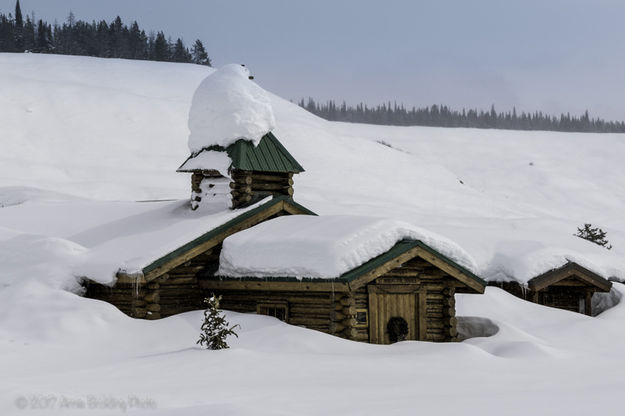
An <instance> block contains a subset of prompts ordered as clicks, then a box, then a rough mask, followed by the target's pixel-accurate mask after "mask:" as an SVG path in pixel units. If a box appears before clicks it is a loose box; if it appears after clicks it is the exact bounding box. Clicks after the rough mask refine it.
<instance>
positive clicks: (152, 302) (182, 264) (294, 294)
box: [85, 133, 486, 344]
mask: <svg viewBox="0 0 625 416" xmlns="http://www.w3.org/2000/svg"><path fill="white" fill-rule="evenodd" d="M209 152H218V153H219V152H221V153H226V154H227V155H228V158H229V159H230V160H231V165H230V167H229V169H228V171H227V172H224V171H223V168H221V169H217V168H216V167H215V168H213V166H209V165H206V164H205V162H206V161H207V160H208V161H210V160H214V157H213V156H214V154H213V153H209ZM202 153H203V152H200V153H198V154H196V155H192V156H191V157H189V158H188V159H187V160H186V161H185V162H184V163H183V164H182V166H181V167H180V168H179V169H178V171H179V172H189V173H192V178H191V186H192V193H191V204H190V205H187V209H188V210H189V214H190V215H204V216H205V218H207V220H205V221H204V220H203V221H202V222H201V224H209V225H210V226H208V228H207V229H206V230H203V231H202V233H200V234H199V235H198V233H197V230H195V231H194V233H190V234H189V235H190V236H191V237H189V239H188V241H184V242H183V243H181V244H178V245H177V246H175V247H173V246H172V245H171V244H173V243H169V242H167V244H165V241H159V234H158V233H155V234H153V237H152V238H150V239H149V241H147V243H146V244H151V245H154V246H155V247H158V250H156V249H154V250H150V251H151V252H162V253H163V255H161V256H158V257H156V258H153V259H149V260H144V261H143V262H140V263H139V264H140V265H141V266H140V267H135V268H127V267H120V268H119V270H117V272H116V280H115V282H114V284H113V285H103V284H99V283H96V282H94V281H92V280H89V278H88V277H87V278H86V280H85V286H86V296H88V297H91V298H94V299H99V300H103V301H106V302H109V303H111V304H113V305H115V306H116V307H118V308H119V309H120V310H121V311H122V312H124V313H126V314H127V315H129V316H131V317H134V318H140V319H159V318H163V317H167V316H171V315H174V314H178V313H181V312H186V311H190V310H197V309H203V300H204V298H206V297H208V296H210V295H211V294H213V293H214V294H216V295H222V296H223V299H222V302H221V306H222V307H223V308H224V309H228V310H233V311H238V312H249V313H258V314H265V315H270V316H274V317H276V318H278V319H280V320H282V321H285V322H287V323H289V324H293V325H300V326H304V327H307V328H311V329H315V330H319V331H323V332H326V333H328V334H333V335H336V336H339V337H343V338H346V339H350V340H356V341H364V342H371V343H379V344H388V343H392V342H396V341H401V340H424V341H454V340H456V337H457V328H456V318H455V297H454V296H455V293H457V292H466V293H483V292H484V287H485V285H486V283H485V282H484V281H483V280H482V279H480V278H479V277H478V276H476V275H475V274H473V273H472V272H471V271H469V270H468V269H466V268H465V267H463V266H461V265H460V264H458V263H457V262H456V261H454V260H452V259H450V258H448V257H446V256H444V255H443V254H441V253H440V252H438V251H436V250H435V249H433V248H432V247H430V246H428V245H426V244H425V243H423V242H422V241H418V240H402V241H398V242H397V243H396V244H395V245H394V246H393V247H391V248H390V249H389V250H387V251H386V252H384V253H382V254H380V255H378V256H376V257H374V258H371V259H368V260H367V261H365V262H364V263H362V264H359V265H357V266H356V267H353V268H352V269H351V270H348V271H347V272H345V273H342V274H341V275H337V276H333V277H331V278H329V279H328V278H326V279H315V278H298V277H295V276H293V277H290V276H286V277H285V276H276V277H271V276H269V277H264V278H257V277H236V278H235V277H228V276H224V275H220V274H219V273H218V271H219V267H220V255H221V252H222V247H223V243H224V240H225V239H226V238H228V237H229V236H232V235H235V234H236V233H239V232H241V231H243V230H246V229H251V228H253V227H255V226H256V225H258V224H261V223H266V222H271V220H272V219H276V218H278V217H282V216H289V215H307V216H314V215H315V213H314V212H312V211H310V210H308V209H307V208H305V207H303V206H302V205H300V204H298V203H296V202H295V201H294V200H293V198H292V196H293V187H292V185H293V179H292V178H293V174H296V173H299V172H302V171H303V168H302V167H301V165H300V164H299V163H298V162H297V161H296V160H295V159H294V158H293V157H292V156H291V155H290V154H289V152H288V151H287V150H286V149H285V148H284V147H283V146H282V145H281V144H280V142H279V141H278V140H277V138H276V137H275V136H274V135H273V134H271V133H268V134H267V135H265V136H264V137H263V139H262V140H261V142H260V143H259V145H258V146H256V147H255V146H253V145H252V144H251V143H250V142H247V141H245V140H239V141H238V142H236V143H235V144H233V145H231V146H229V147H228V148H227V149H224V148H217V147H215V148H211V149H207V151H206V153H204V154H202ZM206 156H210V157H206ZM224 184H227V187H225V186H224ZM224 188H225V189H226V190H227V189H229V190H230V193H229V194H228V193H227V192H226V191H224ZM224 198H225V199H226V200H227V201H228V202H229V206H228V207H225V206H224V205H222V204H221V203H216V202H219V201H223V200H224ZM216 207H217V208H216ZM224 207H225V208H224ZM224 209H225V210H227V211H228V210H229V211H230V212H231V214H228V215H224V213H223V212H222V211H223V210H224ZM211 210H212V211H211ZM185 215H186V214H185ZM214 217H217V219H214ZM211 218H213V219H211ZM154 226H155V227H158V226H159V225H158V224H155V225H154ZM175 226H176V224H173V225H172V224H168V225H167V227H166V228H167V230H168V234H166V233H164V232H163V233H162V237H160V238H162V239H163V240H164V239H167V238H168V237H167V236H169V235H171V228H172V227H174V228H175ZM187 228H188V227H187ZM181 229H182V227H181ZM185 229H186V228H185ZM185 235H186V234H185ZM176 241H180V239H177V240H176ZM161 245H162V246H163V247H165V248H163V247H161Z"/></svg>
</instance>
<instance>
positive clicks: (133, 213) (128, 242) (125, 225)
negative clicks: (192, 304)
mask: <svg viewBox="0 0 625 416" xmlns="http://www.w3.org/2000/svg"><path fill="white" fill-rule="evenodd" d="M266 202H267V200H265V201H261V202H259V203H257V204H254V205H251V206H249V207H247V208H244V209H237V210H231V209H227V208H225V207H224V205H223V204H222V203H214V204H211V203H207V204H202V206H201V207H200V209H198V210H196V211H191V210H190V209H189V206H188V201H175V202H153V203H144V204H138V203H134V204H125V205H126V207H123V206H122V207H119V206H115V208H116V209H120V208H121V209H123V208H127V213H123V212H122V213H119V212H118V213H117V215H115V217H114V218H112V219H111V220H109V221H100V222H99V223H98V224H97V225H96V226H94V227H90V228H86V229H83V230H82V231H80V232H78V233H77V234H74V235H71V236H69V237H68V238H67V239H68V240H70V241H72V242H74V243H76V244H79V245H80V246H83V247H85V248H86V249H87V253H86V255H85V257H84V259H83V261H82V262H81V263H80V264H78V265H76V267H74V270H73V273H74V274H75V275H77V276H86V277H88V278H89V279H91V280H95V281H98V282H101V283H108V282H112V280H113V279H114V276H115V274H116V272H117V271H118V270H122V271H124V272H125V273H127V274H133V273H137V272H140V271H142V269H143V268H145V267H146V266H148V265H149V264H151V263H152V262H154V261H155V260H157V259H159V258H162V257H163V256H166V255H167V254H169V253H171V252H173V251H175V250H177V249H179V248H180V247H181V246H184V245H185V244H188V243H189V242H190V241H193V240H194V239H196V238H198V237H201V236H202V235H203V234H205V233H207V232H209V231H211V230H213V229H215V228H217V227H219V226H220V225H223V224H225V223H227V222H228V221H230V220H233V219H235V218H237V217H238V216H240V215H243V214H245V213H246V212H247V211H250V210H252V209H254V208H257V207H258V206H260V205H263V203H266ZM111 204H114V203H111ZM141 208H143V209H141ZM138 209H140V210H139V211H138Z"/></svg>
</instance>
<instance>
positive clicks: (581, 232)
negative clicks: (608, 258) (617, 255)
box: [573, 224, 612, 250]
mask: <svg viewBox="0 0 625 416" xmlns="http://www.w3.org/2000/svg"><path fill="white" fill-rule="evenodd" d="M607 234H608V233H607V232H605V231H603V230H602V229H601V228H599V227H593V226H592V224H584V227H581V228H578V229H577V233H575V234H573V235H574V236H576V237H579V238H583V239H584V240H588V241H592V242H593V243H595V244H597V245H600V246H601V247H605V248H607V249H608V250H611V249H612V244H610V243H609V242H608V240H607V239H606V235H607Z"/></svg>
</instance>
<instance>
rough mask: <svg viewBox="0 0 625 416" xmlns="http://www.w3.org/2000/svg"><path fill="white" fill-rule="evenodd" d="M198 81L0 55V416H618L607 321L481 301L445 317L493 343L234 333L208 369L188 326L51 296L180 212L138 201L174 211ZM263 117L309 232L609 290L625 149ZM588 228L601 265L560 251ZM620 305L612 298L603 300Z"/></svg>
mask: <svg viewBox="0 0 625 416" xmlns="http://www.w3.org/2000/svg"><path fill="white" fill-rule="evenodd" d="M210 71H211V69H209V68H206V67H200V66H195V65H189V64H168V63H155V62H139V61H123V60H112V59H111V60H104V59H96V58H86V57H62V56H52V55H32V54H0V91H2V94H0V120H1V122H2V131H3V133H2V136H1V138H0V141H1V143H2V145H1V146H2V147H1V149H2V151H1V152H0V357H2V358H0V374H3V377H2V379H1V380H0V413H1V414H13V413H14V412H17V411H18V410H17V408H18V407H19V405H18V404H16V403H17V402H14V401H15V400H18V399H20V398H21V397H25V398H26V400H27V401H28V403H27V405H26V406H25V407H29V408H31V407H33V406H32V403H33V402H32V401H30V399H31V398H32V397H39V396H41V395H50V396H53V397H55V398H57V399H59V398H61V397H69V398H84V397H87V396H88V395H96V396H98V397H100V398H101V397H104V396H111V397H116V398H121V397H123V398H128V396H130V395H136V396H140V397H143V398H146V397H147V398H151V399H153V400H154V401H155V402H156V403H157V405H156V409H153V410H154V414H177V415H178V414H198V413H202V414H208V413H211V414H241V415H243V414H252V413H253V414H267V415H273V414H285V415H287V414H289V415H290V414H398V415H399V414H414V412H413V411H412V410H414V408H413V405H414V403H419V404H420V406H422V408H423V409H429V410H431V411H432V412H433V413H435V414H457V413H458V412H460V411H463V412H467V411H468V413H469V414H474V413H480V414H485V415H490V414H493V415H495V414H528V413H529V412H532V413H535V414H560V413H567V414H588V413H589V412H592V413H601V414H605V415H610V414H619V413H620V411H619V407H622V404H620V400H619V399H618V397H620V396H619V392H620V391H622V390H623V389H624V388H625V380H624V379H623V377H622V376H621V375H620V370H619V371H616V370H615V369H622V368H623V366H625V359H624V358H623V355H622V351H621V349H622V348H621V346H622V345H623V343H624V342H625V332H624V330H623V328H624V327H625V326H624V325H623V323H625V306H623V304H618V305H617V306H615V307H614V308H612V309H609V310H608V311H606V312H604V313H603V314H601V315H600V316H599V317H597V318H588V317H586V316H582V315H576V314H572V313H569V312H564V311H560V310H554V309H550V308H545V307H542V306H538V305H534V304H530V303H528V302H523V301H521V300H518V299H516V298H514V297H512V296H510V295H508V294H506V293H505V292H502V291H500V290H498V289H494V288H488V289H487V292H486V294H485V295H483V296H477V295H463V296H461V297H460V298H459V299H458V309H459V310H458V314H459V315H462V316H465V317H473V318H466V320H465V322H469V323H472V325H468V327H470V328H474V329H475V328H482V330H483V332H482V335H485V334H494V335H492V336H490V337H487V338H473V339H469V340H467V341H464V342H462V343H456V344H447V345H437V344H429V343H421V342H405V343H400V344H398V345H393V346H374V345H365V344H358V343H353V342H348V341H344V340H341V339H338V338H334V337H331V336H327V335H324V334H321V333H317V332H313V331H308V330H305V329H301V328H296V327H290V326H288V325H285V324H282V323H280V322H279V321H277V320H274V319H272V318H267V317H262V316H253V315H252V316H246V315H240V314H235V313H231V314H229V318H231V320H232V321H233V322H234V323H240V324H241V326H242V330H241V332H240V338H239V339H238V340H235V341H234V342H233V347H234V348H233V349H231V350H229V351H224V352H218V353H214V354H211V353H205V352H204V351H201V350H198V349H196V348H194V345H195V340H196V338H197V334H198V331H199V322H200V319H201V313H200V312H191V313H187V314H183V315H181V316H175V317H171V318H167V319H164V320H161V321H158V322H147V321H135V320H131V319H130V318H128V317H126V316H125V315H123V314H121V313H120V312H119V311H118V310H116V309H115V308H114V307H112V306H111V305H108V304H105V303H102V302H98V301H93V300H89V299H84V298H81V297H79V296H76V295H75V294H72V293H70V292H68V291H65V290H63V289H70V290H72V289H76V285H75V280H74V278H73V276H72V275H73V274H74V273H75V271H76V270H78V269H80V268H81V267H84V266H85V264H90V265H91V266H92V267H100V270H98V271H97V272H98V273H101V274H102V275H104V276H106V275H112V273H114V270H112V269H111V267H112V266H111V264H103V263H98V261H97V260H95V259H94V258H93V256H90V253H91V250H92V248H93V247H94V246H96V245H98V244H100V243H102V242H103V241H105V240H106V239H108V238H112V237H113V234H117V233H119V234H124V233H127V234H131V233H135V234H137V235H143V236H144V238H146V239H147V238H149V236H150V234H149V232H150V230H148V228H149V225H150V224H149V221H147V220H146V221H145V223H144V226H145V227H147V228H141V229H139V228H137V229H129V228H128V227H126V224H127V221H128V219H129V218H139V217H141V216H144V218H151V219H153V220H154V221H159V222H160V223H162V224H165V223H166V222H167V221H169V220H171V218H172V217H171V216H169V214H168V213H169V212H170V211H173V210H175V209H176V207H177V206H178V205H179V202H176V201H169V202H136V201H145V200H156V199H164V200H170V199H174V200H179V199H185V198H188V196H189V193H190V184H189V177H188V175H187V174H181V173H176V172H175V170H176V168H177V167H178V166H179V165H180V164H181V163H182V162H183V161H184V160H185V159H186V158H187V156H188V155H189V150H188V148H187V139H188V136H189V129H188V126H187V120H188V114H189V109H190V105H191V99H192V96H193V93H194V91H195V89H196V88H197V86H198V85H199V84H200V82H201V81H202V80H203V79H204V78H205V77H206V75H207V74H208V73H210ZM252 73H253V68H252ZM256 81H257V82H258V83H259V84H260V85H262V79H256ZM293 98H296V97H293ZM271 100H272V106H273V111H274V115H275V122H276V128H275V130H274V133H275V135H276V136H277V137H278V138H279V139H280V141H281V142H282V143H283V144H284V145H285V147H286V148H287V149H288V150H289V152H290V153H291V154H292V155H293V156H294V157H295V158H296V159H297V160H298V161H299V162H300V163H301V164H302V165H303V166H304V168H305V169H306V171H305V172H304V173H302V174H300V175H297V176H296V177H295V184H294V189H295V199H296V200H297V202H299V203H301V204H303V205H304V206H306V207H307V208H310V209H311V210H313V211H315V212H317V213H318V214H326V215H330V214H332V215H345V214H360V215H366V216H376V217H379V216H383V217H390V218H391V219H393V220H401V221H405V222H408V223H411V224H413V225H415V226H418V227H422V228H423V229H426V230H429V231H432V232H435V233H438V234H440V235H443V236H446V237H447V238H449V239H450V240H452V241H453V242H455V243H457V244H458V245H459V246H460V247H462V249H463V250H464V251H466V252H467V253H468V256H470V257H471V261H472V262H474V263H475V265H476V266H475V268H476V272H477V273H478V274H479V275H481V276H482V277H486V278H498V279H503V280H519V281H526V280H527V279H529V278H531V277H533V276H535V275H537V274H539V273H541V272H543V271H546V270H548V269H550V268H552V267H555V266H559V265H561V264H563V263H564V262H566V261H567V260H574V261H577V262H579V263H580V264H583V265H586V266H587V267H589V268H591V269H592V270H594V271H596V272H598V273H600V274H603V275H604V276H606V277H617V278H620V279H623V280H625V217H624V216H623V208H624V207H625V165H623V163H622V160H623V159H624V158H625V135H617V134H605V135H602V134H580V133H554V132H519V131H501V130H477V129H475V130H474V129H444V128H426V127H385V126H371V125H356V124H348V123H331V122H327V121H324V120H321V119H319V118H317V117H315V116H313V115H311V114H309V113H307V112H306V111H304V110H302V109H300V108H299V107H297V106H296V105H294V104H292V103H290V102H289V101H287V100H284V99H283V98H280V97H277V96H272V97H271ZM146 215H147V217H145V216H146ZM198 222H199V221H198ZM583 223H592V224H593V225H595V226H600V227H601V228H603V229H604V230H606V231H607V232H608V239H609V240H610V242H611V243H612V245H613V246H614V248H613V249H612V250H610V251H608V250H605V249H604V248H601V247H598V246H596V245H594V244H591V243H589V242H587V241H584V240H581V239H579V238H576V237H574V236H573V233H574V232H575V231H576V228H577V227H578V226H581V225H582V224H583ZM188 224H189V228H191V225H193V228H195V225H194V223H193V222H192V221H189V222H188ZM124 235H125V234H124ZM116 249H117V250H118V251H126V252H128V251H132V250H133V247H132V246H128V247H116ZM623 293H625V286H623V285H621V284H618V283H617V284H615V285H614V292H613V293H612V294H611V299H612V300H615V299H617V298H618V297H619V294H623ZM477 323H481V326H480V325H477ZM165 334H166V335H165ZM477 335H479V333H478V334H477ZM51 357H54V358H53V359H51ZM377 362H379V363H382V364H381V365H380V366H377V365H372V363H377ZM251 368H254V371H252V372H251V374H250V369H251ZM209 373H214V374H216V375H217V377H214V378H210V377H208V376H207V374H209ZM147 380H149V381H150V382H147ZM171 380H176V383H178V384H177V386H178V387H177V388H175V389H171V388H170V387H171ZM372 380H375V383H376V384H379V385H380V386H384V387H383V388H381V389H375V390H371V389H369V388H368V386H369V387H370V383H371V381H372ZM277 392H279V394H278V393H277ZM417 392H419V393H417ZM582 392H587V393H588V395H584V394H580V395H576V393H582ZM426 393H427V394H426ZM528 397H531V398H532V399H531V400H527V398H528ZM452 399H453V400H452ZM58 404H59V402H56V407H54V408H53V409H55V410H56V411H57V412H58V413H63V410H64V409H61V408H59V407H58ZM16 406H17V407H16ZM478 409H479V411H478ZM65 410H67V409H65ZM599 411H600V412H599Z"/></svg>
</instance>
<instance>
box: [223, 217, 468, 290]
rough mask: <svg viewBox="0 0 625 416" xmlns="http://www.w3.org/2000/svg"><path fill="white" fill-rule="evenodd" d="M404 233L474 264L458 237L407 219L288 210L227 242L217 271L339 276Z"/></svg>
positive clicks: (463, 263) (226, 273) (465, 263)
mask: <svg viewBox="0 0 625 416" xmlns="http://www.w3.org/2000/svg"><path fill="white" fill-rule="evenodd" d="M404 239H413V240H420V241H422V242H423V243H425V244H426V245H428V246H429V247H431V248H433V249H435V250H436V251H438V252H439V253H441V254H442V255H444V256H446V257H448V258H450V259H452V260H453V261H455V262H456V263H458V264H459V265H461V266H464V267H466V268H467V269H469V270H475V269H476V265H475V262H474V261H473V259H472V258H471V257H470V256H469V255H468V254H467V253H466V252H465V251H464V250H463V249H462V248H461V247H459V246H458V245H457V244H456V243H454V242H452V241H450V240H448V239H447V238H445V237H442V236H439V235H436V234H434V233H432V232H429V231H427V230H425V229H422V228H420V227H416V226H414V225H411V224H408V223H406V222H402V221H396V220H391V219H384V218H376V217H365V216H348V215H336V216H319V217H317V216H305V215H297V216H285V217H278V218H275V219H273V220H270V221H266V222H264V223H261V224H258V225H256V226H254V227H252V228H250V229H247V230H244V231H241V232H239V233H236V234H234V235H232V236H230V237H228V238H227V239H226V240H224V242H223V248H222V251H221V257H220V261H219V263H220V267H219V271H218V274H219V275H222V276H228V277H259V278H261V277H297V278H321V279H331V278H337V277H339V276H341V275H342V274H344V273H346V272H348V271H350V270H352V269H354V268H356V267H358V266H360V265H362V264H364V263H366V262H367V261H369V260H371V259H373V258H374V257H377V256H379V255H381V254H383V253H385V252H387V251H388V250H390V249H391V248H392V247H393V246H395V244H397V243H398V242H399V241H401V240H404Z"/></svg>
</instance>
